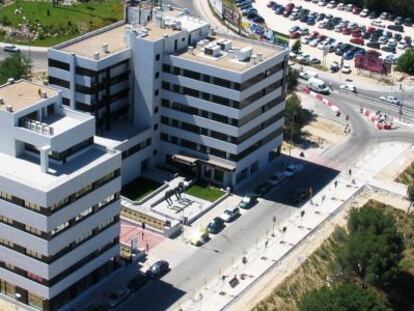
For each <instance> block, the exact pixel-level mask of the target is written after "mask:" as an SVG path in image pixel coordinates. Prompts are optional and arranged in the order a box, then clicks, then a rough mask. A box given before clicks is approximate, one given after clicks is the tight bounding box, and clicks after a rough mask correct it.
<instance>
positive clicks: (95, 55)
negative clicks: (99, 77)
mask: <svg viewBox="0 0 414 311" xmlns="http://www.w3.org/2000/svg"><path fill="white" fill-rule="evenodd" d="M93 59H94V60H99V52H95V53H93Z"/></svg>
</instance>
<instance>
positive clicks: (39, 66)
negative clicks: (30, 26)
mask: <svg viewBox="0 0 414 311" xmlns="http://www.w3.org/2000/svg"><path fill="white" fill-rule="evenodd" d="M0 47H1V46H0ZM22 53H23V54H24V55H26V56H27V57H29V51H28V49H22ZM9 56H10V53H7V52H4V51H3V48H2V47H1V48H0V60H3V59H5V58H6V57H9ZM30 58H31V59H32V62H33V70H34V71H47V52H46V51H44V50H40V51H38V50H32V49H31V51H30Z"/></svg>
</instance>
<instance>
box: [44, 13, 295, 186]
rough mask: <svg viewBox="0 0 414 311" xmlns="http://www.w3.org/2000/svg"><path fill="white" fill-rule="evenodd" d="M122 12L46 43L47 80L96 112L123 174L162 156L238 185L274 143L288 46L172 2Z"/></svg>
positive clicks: (270, 154)
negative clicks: (231, 29)
mask: <svg viewBox="0 0 414 311" xmlns="http://www.w3.org/2000/svg"><path fill="white" fill-rule="evenodd" d="M127 12H128V14H126V19H125V21H124V22H121V23H118V24H115V25H112V26H109V27H107V28H104V29H101V30H99V31H96V32H93V33H90V34H87V35H85V36H82V37H80V38H77V39H74V40H71V41H68V42H66V43H63V44H61V45H59V46H56V47H54V48H53V49H50V50H49V79H50V80H49V82H50V84H51V85H53V86H56V87H58V88H60V89H61V90H62V96H63V97H64V104H66V105H68V106H71V107H72V108H74V109H77V110H82V111H86V112H88V113H90V114H93V115H95V116H96V118H97V125H98V133H99V134H100V135H102V136H103V138H105V139H110V141H111V142H112V146H113V147H114V148H116V149H118V150H119V151H121V152H122V153H123V164H122V182H123V183H127V182H129V181H130V180H131V179H133V178H135V177H137V176H138V175H139V174H141V172H142V170H144V169H145V168H147V167H151V166H156V165H169V166H176V167H180V168H181V169H186V170H190V171H192V172H194V173H195V174H197V175H198V176H199V177H200V178H202V179H205V180H207V181H209V182H212V183H216V184H219V185H222V186H233V187H237V186H238V185H240V184H241V183H242V182H243V181H245V180H247V179H248V178H249V177H251V176H254V175H255V174H256V173H257V172H259V171H260V170H262V169H265V168H266V167H267V165H268V162H270V161H271V160H272V159H274V158H275V156H276V155H277V153H278V152H279V150H280V145H281V143H282V136H283V135H282V127H283V122H284V118H283V113H284V107H285V102H284V97H285V81H286V79H285V78H286V74H287V59H288V51H287V50H286V49H282V48H279V47H276V46H270V45H265V44H262V43H260V42H257V41H252V40H247V39H242V38H237V37H232V36H229V35H225V34H218V33H215V32H214V31H212V29H211V27H210V26H209V24H207V23H206V22H203V21H201V20H199V19H198V18H194V17H191V16H189V15H188V14H187V12H185V11H180V10H177V9H168V10H164V11H162V10H160V9H159V8H155V9H153V10H152V11H150V12H149V13H148V11H143V10H142V9H141V8H139V11H138V12H137V10H136V8H135V7H133V6H130V7H129V8H128V10H127ZM142 20H145V22H144V23H141V21H142ZM140 23H141V24H140Z"/></svg>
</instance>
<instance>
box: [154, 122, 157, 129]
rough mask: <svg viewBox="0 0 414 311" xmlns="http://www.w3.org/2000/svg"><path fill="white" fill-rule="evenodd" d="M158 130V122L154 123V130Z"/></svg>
mask: <svg viewBox="0 0 414 311" xmlns="http://www.w3.org/2000/svg"><path fill="white" fill-rule="evenodd" d="M156 130H158V123H156V124H154V131H156Z"/></svg>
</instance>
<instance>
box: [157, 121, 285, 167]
mask: <svg viewBox="0 0 414 311" xmlns="http://www.w3.org/2000/svg"><path fill="white" fill-rule="evenodd" d="M282 133H283V127H280V128H279V129H278V130H276V131H274V132H272V133H270V134H269V135H267V136H265V137H264V138H262V139H261V140H259V141H257V142H256V143H254V144H253V145H252V146H250V147H249V148H247V149H245V150H244V151H242V152H241V153H239V154H237V155H236V154H233V153H229V152H225V151H222V150H218V149H215V148H212V147H207V146H204V145H201V144H197V143H195V142H192V141H189V140H187V139H183V138H178V137H176V136H173V135H168V134H166V133H161V135H160V138H161V140H162V141H165V142H168V143H171V144H174V145H177V146H182V147H184V148H188V149H191V150H194V151H198V152H202V153H205V154H209V155H213V156H216V157H219V158H222V159H225V160H229V161H232V162H238V161H241V160H243V159H244V158H245V157H247V156H248V155H249V154H251V153H253V152H254V151H256V150H257V149H259V148H260V147H262V146H264V145H266V144H267V143H268V142H270V141H272V140H273V139H275V138H277V137H279V136H280V135H281V134H282Z"/></svg>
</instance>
